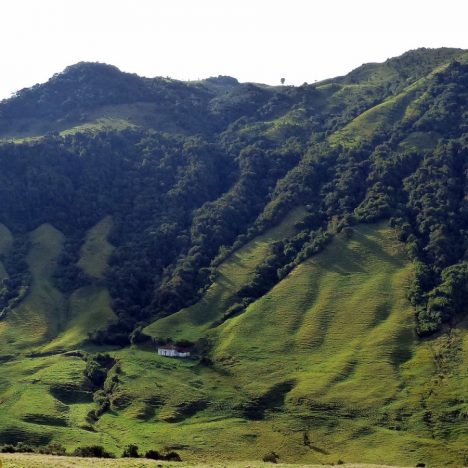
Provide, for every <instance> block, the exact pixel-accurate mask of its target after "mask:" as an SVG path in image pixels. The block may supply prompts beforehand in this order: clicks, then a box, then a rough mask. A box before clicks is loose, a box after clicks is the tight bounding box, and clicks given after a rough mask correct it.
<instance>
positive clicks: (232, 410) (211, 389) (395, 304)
mask: <svg viewBox="0 0 468 468" xmlns="http://www.w3.org/2000/svg"><path fill="white" fill-rule="evenodd" d="M296 215H297V214H296ZM290 224H291V223H289V225H290ZM287 225H288V223H283V224H281V225H280V226H279V227H278V228H276V229H274V230H271V231H269V232H267V233H266V234H265V235H264V236H262V237H261V238H258V239H255V240H253V241H252V242H251V243H249V245H247V246H246V247H244V248H243V249H241V250H239V251H238V252H237V253H236V254H235V255H234V256H233V257H232V258H230V259H228V260H227V261H225V262H224V263H223V264H222V265H221V266H220V267H219V272H218V274H219V275H220V276H219V277H221V272H224V274H225V275H227V278H229V277H231V280H232V283H229V282H223V283H221V282H220V281H219V279H218V280H217V282H216V283H215V284H214V285H213V286H212V288H214V287H216V288H217V289H218V294H217V297H218V299H217V301H218V302H216V301H214V302H210V306H211V307H213V308H214V311H215V313H214V314H213V317H215V316H217V314H220V313H222V309H223V307H224V305H223V304H226V303H227V302H222V301H221V299H220V298H224V299H223V300H224V301H228V300H229V297H230V294H231V293H232V291H234V290H235V289H236V287H237V286H236V285H237V282H239V284H241V283H242V282H243V281H245V280H246V279H247V278H248V277H249V274H250V273H249V272H250V271H251V270H252V268H254V266H255V264H257V263H258V262H259V261H261V258H263V256H264V255H265V254H266V252H267V245H266V244H265V242H266V239H267V238H269V239H273V238H275V237H276V236H281V235H285V234H286V233H287V229H286V226H287ZM411 271H412V267H411V265H410V264H409V263H408V262H407V260H406V258H405V256H404V255H403V253H402V252H401V246H400V244H399V243H398V242H397V241H396V240H394V238H393V235H392V232H391V230H389V229H388V228H386V227H384V226H383V225H381V226H361V227H359V228H357V229H356V231H355V233H354V236H353V238H352V239H350V240H347V239H345V238H344V237H337V238H336V239H335V240H334V241H333V242H332V243H331V244H330V245H329V246H328V247H327V248H326V250H325V251H324V252H323V253H321V254H319V255H317V256H316V257H314V258H312V259H310V260H308V261H306V262H304V263H303V264H302V265H300V266H299V267H297V268H296V269H295V270H294V271H293V272H292V273H291V274H290V275H288V276H287V277H286V278H285V279H284V280H283V281H281V282H280V283H279V284H278V285H277V286H276V287H275V288H273V289H272V290H271V291H270V292H269V293H268V294H267V295H265V296H264V297H263V298H261V299H259V300H258V301H256V302H255V303H253V304H251V305H250V307H249V308H248V309H247V311H246V312H245V313H244V314H242V315H240V316H238V317H236V318H233V319H230V320H228V321H227V322H226V323H225V324H223V325H222V326H220V327H217V328H216V329H212V330H211V331H210V336H211V338H212V340H213V341H214V349H213V360H214V363H215V364H214V366H213V367H207V366H203V365H200V364H199V363H198V362H197V361H194V360H174V359H168V358H163V357H160V356H157V355H156V353H155V351H154V350H153V349H150V348H146V349H145V348H136V347H132V348H127V349H123V350H118V351H112V354H113V355H114V356H115V358H116V359H117V360H118V361H119V363H120V366H121V369H122V371H121V373H120V374H119V375H118V380H119V384H118V386H117V389H116V390H115V391H114V392H113V393H112V394H111V396H110V397H111V398H110V399H111V410H110V411H109V412H107V413H105V414H104V415H103V416H101V418H100V419H99V421H98V422H97V423H96V424H95V425H94V429H92V428H91V427H89V423H87V422H86V421H85V416H86V414H87V412H88V411H89V410H90V409H92V408H96V406H95V404H93V403H92V400H91V398H90V396H89V395H88V396H87V397H85V396H83V394H80V393H79V392H78V393H77V392H76V391H75V392H71V393H70V392H69V393H67V392H65V393H63V392H62V391H58V390H60V389H63V387H67V388H71V389H75V390H76V389H77V385H79V384H80V381H82V371H83V368H84V362H83V361H82V360H81V359H80V358H78V357H74V356H66V355H53V356H44V357H36V358H22V359H18V360H14V359H12V360H10V361H8V362H5V363H3V364H2V367H1V372H2V379H1V380H0V410H1V413H0V414H1V416H0V442H8V441H15V440H26V441H29V442H36V443H37V442H42V443H45V442H47V441H49V440H55V441H58V442H61V443H62V444H64V445H65V446H66V447H67V448H69V449H74V448H75V447H76V446H77V445H85V444H96V443H97V444H102V445H105V446H106V447H107V448H108V449H109V450H111V451H112V452H114V453H116V454H118V453H120V452H121V450H122V448H123V447H124V446H125V445H126V444H128V443H137V444H138V445H139V446H140V447H141V449H142V450H147V449H149V448H158V449H161V448H162V447H164V446H167V447H170V448H172V449H175V450H176V451H178V452H179V453H181V454H182V456H183V458H184V459H193V460H199V461H203V460H207V459H246V460H247V459H252V460H259V459H260V458H261V456H262V455H263V454H264V453H266V452H268V451H270V450H275V451H277V452H279V454H280V456H281V460H284V461H293V460H294V461H303V462H309V463H331V462H333V463H336V462H337V461H338V459H343V460H345V461H355V462H358V461H362V460H366V461H368V462H375V463H379V462H382V461H385V462H386V463H393V464H411V465H413V466H414V464H415V463H416V462H419V461H426V462H427V461H428V460H432V462H433V463H436V464H441V463H443V462H446V461H452V462H453V463H454V464H457V463H458V464H461V460H462V457H463V441H464V440H465V438H466V435H467V434H466V426H465V425H464V416H463V415H466V414H467V408H466V403H464V401H466V400H464V398H466V390H465V388H466V381H467V378H466V373H464V371H463V369H465V368H466V363H467V359H468V339H467V334H466V326H465V327H460V328H458V329H455V330H454V331H453V332H452V333H451V334H450V335H443V336H440V337H438V338H434V339H432V340H429V341H425V342H418V341H417V340H416V338H415V337H414V336H413V331H412V330H413V315H412V310H411V308H410V307H409V305H408V303H407V302H406V299H405V287H406V285H407V282H408V279H409V276H410V275H411ZM228 273H229V274H228ZM233 285H234V286H233ZM209 294H211V293H210V292H208V293H207V296H208V295H209ZM205 299H206V298H205ZM215 304H218V306H219V310H218V309H217V308H216V307H218V306H216V305H215ZM220 304H221V305H220ZM84 309H85V307H84ZM196 310H197V309H196V306H193V307H192V308H189V309H187V310H186V311H185V312H184V313H183V314H179V318H178V325H177V326H182V325H184V326H186V327H187V329H188V330H190V332H189V333H188V336H190V337H193V336H199V334H200V333H202V331H203V330H206V329H207V328H206V327H207V324H208V323H209V321H207V322H203V321H201V322H200V321H199V322H198V323H196V322H195V323H194V321H193V317H192V316H191V314H190V313H188V312H190V311H192V312H193V311H196ZM200 310H205V309H200ZM213 317H211V318H210V321H211V319H212V318H213ZM166 320H167V319H164V320H162V321H161V322H163V323H165V322H166ZM184 320H185V321H186V323H185V324H184V323H183V321H184ZM164 326H166V325H164ZM158 327H159V325H158V324H157V323H156V324H154V325H152V326H151V327H150V329H153V330H154V329H156V330H158V329H159V328H158ZM70 329H72V327H71V328H70ZM161 329H162V328H161ZM166 330H167V331H169V328H167V329H166ZM175 336H179V335H178V333H177V332H175ZM448 344H450V347H449V346H448ZM448 349H450V353H452V354H451V355H450V356H449V355H447V353H448V352H449V351H447V350H448ZM434 356H438V358H437V359H436V360H434ZM449 357H450V360H449V359H448V358H449ZM449 362H450V363H451V364H450V365H449V364H448V363H449ZM113 375H115V373H114V371H112V372H111V377H112V376H113ZM57 388H58V390H57ZM267 394H268V395H269V398H268V401H269V402H270V403H269V404H268V405H267V407H266V408H264V410H265V411H264V415H263V419H257V420H255V419H249V418H246V417H245V413H244V411H245V410H244V409H245V408H246V407H249V406H252V405H253V406H255V401H257V402H258V399H259V398H260V399H261V398H262V396H264V395H267ZM428 414H430V415H431V416H428ZM44 416H47V417H46V419H44ZM450 418H451V419H450ZM447 419H450V424H447V423H443V421H444V420H445V421H446V420H447ZM91 429H92V430H91ZM397 429H399V430H397ZM94 431H96V432H94ZM304 432H307V434H308V437H309V440H310V443H309V446H305V445H304ZM220 441H221V442H220Z"/></svg>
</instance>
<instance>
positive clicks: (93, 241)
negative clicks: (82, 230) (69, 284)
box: [78, 216, 113, 278]
mask: <svg viewBox="0 0 468 468" xmlns="http://www.w3.org/2000/svg"><path fill="white" fill-rule="evenodd" d="M112 224H113V223H112V218H111V217H110V216H106V217H105V218H104V219H103V220H102V221H100V222H99V223H98V224H96V225H95V226H94V227H93V228H91V229H90V230H89V231H88V234H87V235H86V240H85V243H84V245H83V247H82V248H81V257H80V260H79V262H78V265H79V266H80V267H81V268H82V269H83V271H84V272H85V273H87V274H88V275H89V276H91V277H93V278H102V276H103V274H104V270H105V269H106V267H107V261H108V260H109V257H110V256H111V254H112V250H113V246H112V245H111V244H110V243H109V242H108V241H107V237H108V235H109V233H110V231H111V229H112Z"/></svg>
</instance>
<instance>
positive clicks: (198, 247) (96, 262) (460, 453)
mask: <svg viewBox="0 0 468 468" xmlns="http://www.w3.org/2000/svg"><path fill="white" fill-rule="evenodd" d="M467 105H468V53H467V52H466V51H462V50H458V49H434V50H432V49H419V50H416V51H410V52H408V53H406V54H404V55H403V56H401V57H397V58H392V59H389V60H387V61H386V62H385V63H383V64H366V65H363V66H362V67H359V68H358V69H356V70H354V71H352V72H351V73H350V74H348V75H346V76H344V77H337V78H333V79H330V80H326V81H323V82H320V83H316V84H313V85H308V84H304V85H303V86H300V87H291V86H281V87H271V86H266V85H260V84H255V83H239V82H238V81H237V80H236V79H234V78H231V77H223V76H220V77H213V78H208V79H206V80H201V81H197V82H180V81H176V80H170V79H167V78H154V79H148V78H140V77H138V76H136V75H130V74H126V73H122V72H120V71H119V70H118V69H117V68H115V67H112V66H109V65H105V64H93V63H80V64H76V65H73V66H71V67H68V68H67V69H66V70H64V72H62V73H60V74H57V75H54V77H52V78H51V79H50V80H49V81H48V82H47V83H44V84H39V85H36V86H34V87H32V88H30V89H25V90H21V91H20V92H18V93H17V95H16V96H14V97H12V98H11V99H9V100H6V101H2V102H0V138H1V142H0V169H1V170H0V197H1V199H2V204H1V205H0V281H1V283H0V444H11V445H13V446H15V445H16V446H17V444H28V445H29V446H32V447H36V448H37V447H42V448H43V449H44V448H45V447H47V446H50V444H61V445H63V447H65V448H66V449H67V450H68V451H73V450H74V449H76V448H77V447H84V446H91V445H101V446H103V447H104V448H105V449H106V450H108V451H110V452H112V453H115V454H120V453H121V452H122V450H123V448H124V447H125V446H126V445H128V444H132V443H136V444H138V446H139V448H140V451H142V452H144V451H146V450H149V449H158V450H163V451H166V452H168V451H176V452H177V453H179V454H180V455H181V457H182V458H183V459H184V460H193V461H197V462H200V463H203V462H204V461H206V460H218V461H220V460H221V461H222V460H261V459H262V457H263V456H264V455H265V454H267V453H270V452H272V451H274V452H275V453H277V454H278V455H279V457H280V458H279V460H280V461H281V462H297V463H315V464H331V463H341V462H342V461H345V462H350V463H360V462H366V463H375V464H381V463H385V464H394V465H412V466H414V465H416V464H417V463H425V464H426V465H427V466H442V465H452V466H461V465H463V464H466V463H467V460H468V452H467V449H466V440H467V437H468V424H467V417H468V416H467V415H468V406H467V398H468V394H467V390H466V389H467V388H468V375H467V372H466V369H467V364H468V363H467V358H468V354H467V350H468V336H467V315H466V312H467V309H466V304H467V303H468V302H467V301H468V263H467V262H468V258H467V250H466V248H467V245H468V237H467V235H468V192H467V191H468V183H467V180H468V179H467V177H468V133H467V129H468V127H467V115H468V107H467ZM162 343H177V344H179V345H183V346H185V347H189V348H190V349H191V352H192V357H191V358H190V359H170V358H166V357H163V356H159V355H158V354H157V347H158V346H159V345H161V344H162ZM20 446H21V445H20ZM20 446H19V447H20ZM17 447H18V446H17Z"/></svg>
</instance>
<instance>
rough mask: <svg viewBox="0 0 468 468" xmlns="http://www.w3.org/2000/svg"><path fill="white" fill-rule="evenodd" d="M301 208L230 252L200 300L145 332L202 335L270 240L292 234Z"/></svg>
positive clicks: (177, 336) (188, 336)
mask: <svg viewBox="0 0 468 468" xmlns="http://www.w3.org/2000/svg"><path fill="white" fill-rule="evenodd" d="M304 214H305V211H304V209H303V208H299V209H296V210H294V211H292V212H291V213H290V214H289V215H288V216H287V217H286V218H285V219H284V220H283V221H282V222H281V223H280V224H279V225H278V226H276V227H274V228H273V229H270V230H268V231H267V232H266V233H264V234H263V235H261V236H258V237H256V238H255V239H253V240H252V241H251V242H249V243H248V244H247V245H246V246H244V247H242V248H241V249H239V250H237V251H236V252H234V253H233V254H232V255H231V256H230V257H229V259H228V260H227V261H225V262H224V263H223V264H222V265H221V266H220V267H219V268H218V270H217V272H216V279H215V281H214V282H213V284H212V285H211V286H210V288H209V289H208V291H207V292H206V294H205V295H204V297H203V298H202V300H201V301H200V302H198V303H196V304H195V305H193V306H191V307H187V308H185V309H182V310H181V311H179V312H177V313H175V314H173V315H170V316H169V317H166V318H164V319H162V320H158V321H157V322H154V323H153V324H152V325H150V326H149V327H147V328H146V329H145V331H146V332H147V333H148V334H150V335H152V336H156V337H160V338H165V337H169V336H170V337H171V338H175V339H181V338H184V339H191V340H196V339H198V338H200V337H201V336H203V335H204V334H206V332H207V331H208V330H209V329H210V327H211V326H212V324H213V323H214V322H215V321H216V320H219V319H220V318H221V317H222V316H223V314H224V313H225V312H226V310H227V309H228V308H229V306H231V305H232V304H233V303H234V295H235V293H236V292H237V291H238V290H239V289H240V288H241V287H242V286H243V285H244V284H246V283H248V282H249V280H250V279H251V278H252V276H253V273H254V271H255V268H256V267H257V265H259V264H260V263H261V262H262V261H263V260H264V259H265V258H266V257H267V255H268V253H269V248H270V245H271V243H272V242H274V241H277V240H281V239H283V238H285V237H288V236H291V235H292V234H294V224H295V223H296V222H298V221H299V220H300V219H302V218H303V216H304Z"/></svg>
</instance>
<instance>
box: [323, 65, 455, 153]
mask: <svg viewBox="0 0 468 468" xmlns="http://www.w3.org/2000/svg"><path fill="white" fill-rule="evenodd" d="M447 66H448V64H445V65H441V66H439V67H437V68H435V69H434V70H433V71H432V72H431V73H429V74H428V75H427V76H424V77H422V78H420V79H418V80H417V81H415V82H414V83H412V84H410V85H409V86H408V87H406V88H405V89H403V90H402V91H401V92H400V93H398V94H396V95H395V96H390V97H389V98H387V99H385V100H384V101H383V102H382V103H380V104H378V105H376V106H373V107H371V108H370V109H367V110H366V111H364V112H362V113H361V114H360V115H358V116H357V117H356V118H355V119H353V120H352V121H351V122H350V123H348V124H347V125H345V126H344V127H343V128H341V129H340V130H338V131H337V132H335V133H334V134H332V135H331V136H330V138H329V141H330V143H331V144H333V145H336V144H342V145H344V146H349V147H354V146H358V145H359V144H360V143H362V142H364V141H372V138H373V137H374V136H375V134H376V133H378V132H388V131H391V130H392V128H393V126H394V125H395V124H397V123H398V122H404V123H408V122H410V121H414V120H415V119H416V118H417V117H418V116H420V115H421V114H422V113H423V112H424V108H425V103H426V102H427V101H430V100H431V99H432V98H433V97H431V96H430V95H429V94H428V93H427V91H426V90H427V87H428V85H429V84H430V82H431V80H432V79H433V78H434V76H435V75H437V74H438V73H441V72H443V71H444V70H445V69H446V68H447ZM437 137H440V135H436V134H432V133H431V132H429V136H428V137H426V138H423V139H422V142H423V145H422V146H423V147H424V146H425V145H427V141H428V139H429V140H431V139H433V138H437ZM419 140H421V135H419Z"/></svg>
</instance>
